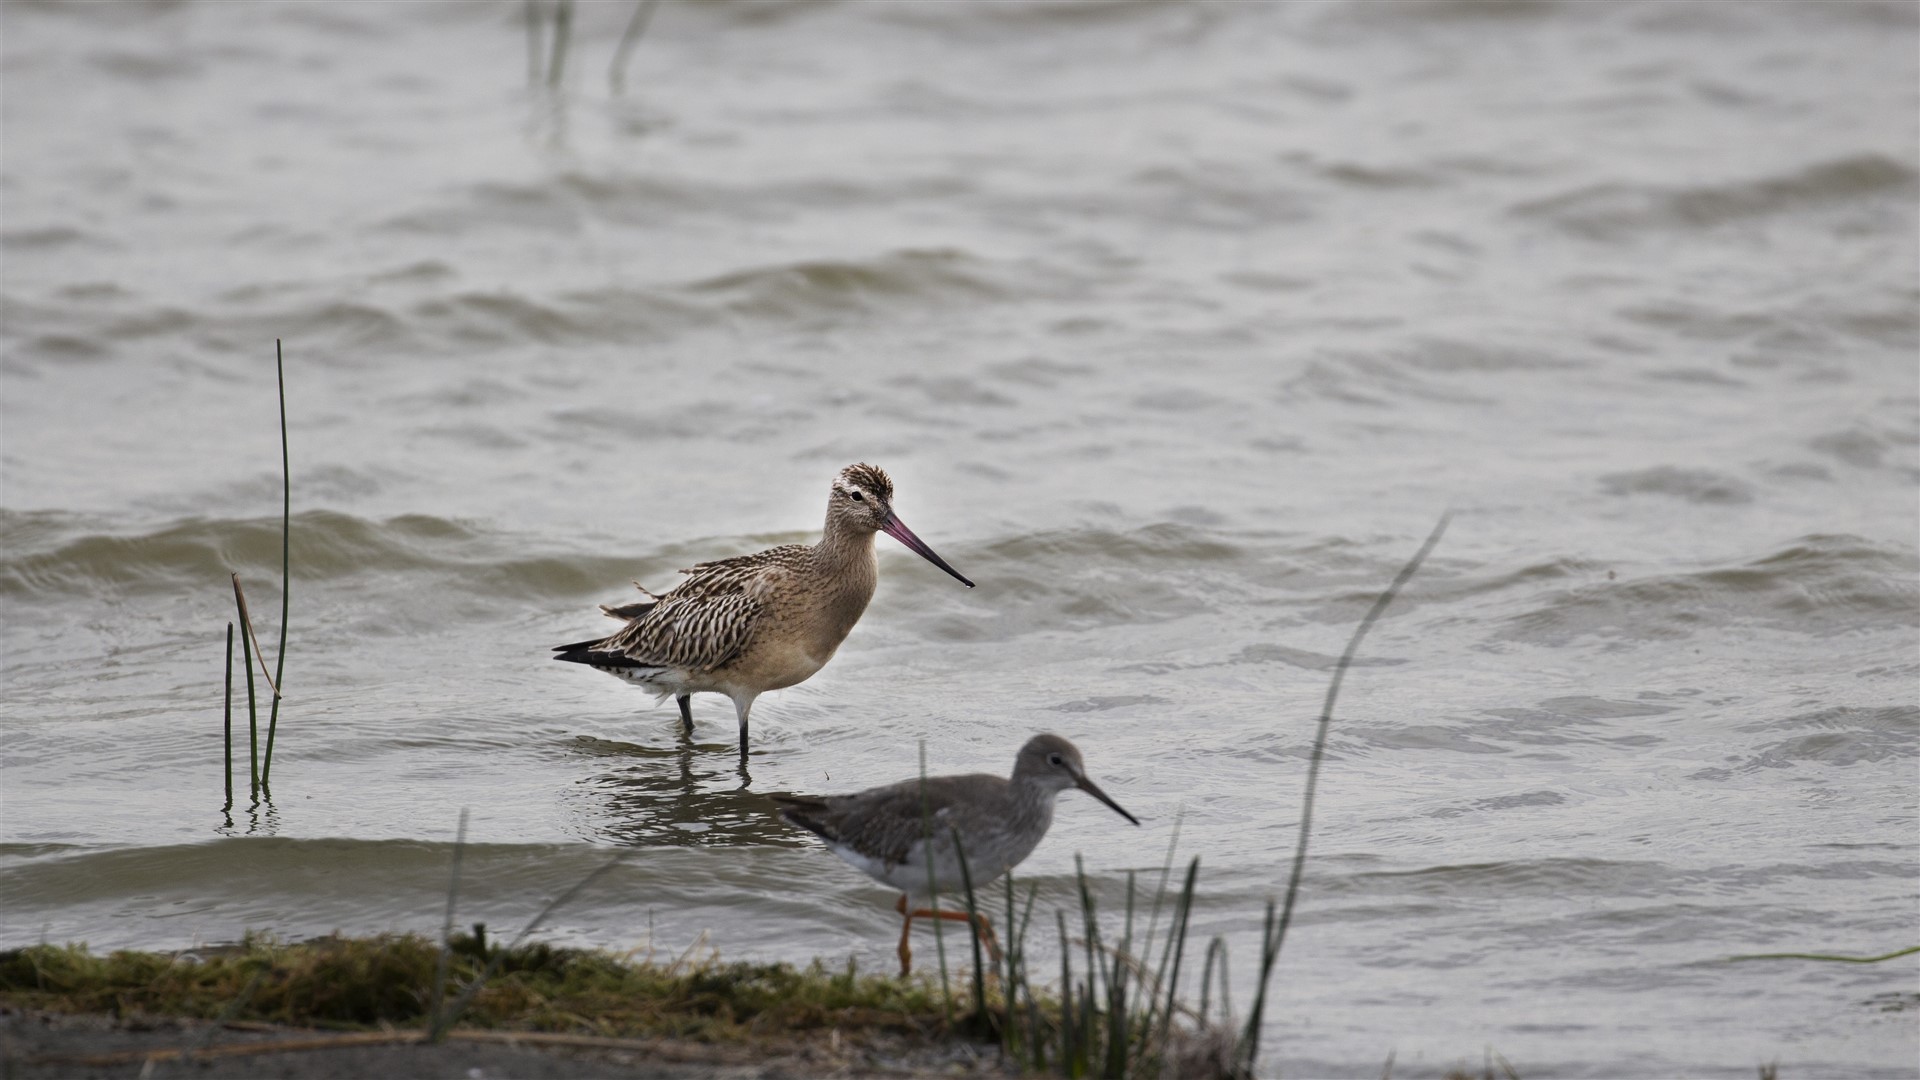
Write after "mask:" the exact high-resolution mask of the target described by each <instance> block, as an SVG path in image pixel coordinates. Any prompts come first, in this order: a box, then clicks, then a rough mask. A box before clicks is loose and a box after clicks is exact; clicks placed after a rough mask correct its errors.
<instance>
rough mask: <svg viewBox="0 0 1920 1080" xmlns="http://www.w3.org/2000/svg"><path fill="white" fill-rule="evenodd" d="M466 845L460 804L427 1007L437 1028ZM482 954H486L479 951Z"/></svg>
mask: <svg viewBox="0 0 1920 1080" xmlns="http://www.w3.org/2000/svg"><path fill="white" fill-rule="evenodd" d="M466 845H467V808H466V807H464V806H463V807H461V808H460V825H459V827H458V828H456V829H455V830H454V833H453V872H452V873H451V874H450V875H448V878H447V919H446V922H445V923H444V924H442V926H441V928H440V956H439V958H438V959H436V960H435V961H434V962H433V999H432V1002H431V1004H429V1006H428V1007H427V1022H428V1023H429V1024H431V1025H433V1028H434V1030H436V1031H441V1030H444V1029H442V1028H440V1026H439V1021H440V1003H441V1002H442V1001H443V1000H445V999H446V993H447V965H448V963H449V962H450V961H452V959H453V911H454V908H455V907H456V906H457V905H458V903H459V900H460V855H461V853H462V852H463V851H464V850H465V848H466ZM481 955H482V956H485V955H486V954H485V953H484V952H483V953H481Z"/></svg>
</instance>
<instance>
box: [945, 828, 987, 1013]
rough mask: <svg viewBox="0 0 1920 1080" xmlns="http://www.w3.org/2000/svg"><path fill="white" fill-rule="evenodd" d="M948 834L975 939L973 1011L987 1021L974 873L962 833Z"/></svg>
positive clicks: (984, 979)
mask: <svg viewBox="0 0 1920 1080" xmlns="http://www.w3.org/2000/svg"><path fill="white" fill-rule="evenodd" d="M947 835H948V836H949V837H951V838H952V840H953V854H954V856H955V857H957V858H958V859H959V860H960V887H961V890H962V891H963V892H964V893H965V894H966V902H967V930H968V931H969V933H968V934H967V936H968V937H969V938H970V939H972V941H973V1013H974V1015H975V1016H977V1017H979V1018H980V1022H982V1023H986V1022H987V965H986V963H985V962H984V961H983V959H982V957H981V955H980V908H979V905H978V904H976V903H975V902H974V896H973V873H972V871H971V870H970V869H968V867H967V850H966V848H965V846H963V845H962V844H961V843H960V833H959V832H958V831H957V830H955V829H948V830H947Z"/></svg>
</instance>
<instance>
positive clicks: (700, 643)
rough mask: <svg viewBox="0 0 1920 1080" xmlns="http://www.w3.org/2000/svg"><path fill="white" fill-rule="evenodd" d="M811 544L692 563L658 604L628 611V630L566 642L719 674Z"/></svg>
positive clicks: (633, 661)
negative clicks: (767, 601) (684, 576)
mask: <svg viewBox="0 0 1920 1080" xmlns="http://www.w3.org/2000/svg"><path fill="white" fill-rule="evenodd" d="M808 551H809V549H808V548H806V547H803V546H801V545H799V544H788V545H785V546H783V547H777V548H768V549H767V550H765V551H759V552H755V553H754V554H752V555H741V556H738V557H737V558H732V559H718V560H715V561H714V562H704V563H700V564H699V565H697V566H690V567H688V568H687V569H685V570H682V571H681V573H683V574H685V575H687V579H686V580H685V581H683V582H681V583H680V584H679V585H677V586H675V587H674V588H672V589H670V590H668V591H667V592H666V593H665V594H663V595H662V596H660V597H658V598H657V599H656V600H655V601H654V602H653V603H651V604H647V603H636V604H631V605H627V607H626V608H624V609H610V610H609V613H610V614H611V613H613V612H614V611H620V610H630V611H633V612H634V613H635V617H634V619H633V621H632V622H630V623H628V624H627V626H626V628H625V629H623V630H621V631H620V632H619V633H616V634H614V635H613V636H611V637H608V638H604V639H602V640H600V641H595V642H583V643H581V644H580V645H576V646H566V647H564V648H567V649H572V650H575V651H580V652H584V653H589V654H598V655H601V656H615V657H619V658H620V659H622V660H624V661H625V662H626V663H627V664H630V665H640V666H649V667H652V666H658V667H674V668H684V669H686V670H689V671H712V670H714V669H715V668H719V667H723V666H725V665H726V664H727V663H728V662H729V661H731V660H732V659H733V658H734V657H736V656H738V655H739V654H740V650H741V649H742V648H744V647H745V646H746V644H747V642H748V641H749V640H751V639H752V637H753V631H754V628H755V626H756V625H757V624H758V623H759V621H760V619H761V617H762V616H763V615H765V614H766V609H767V604H766V600H767V597H768V595H769V594H771V593H772V592H773V590H774V589H776V588H777V587H778V586H779V585H780V583H781V582H782V581H783V580H784V579H785V578H786V577H787V575H789V574H791V573H793V572H794V571H795V570H797V569H799V567H800V565H801V564H802V562H804V560H805V559H806V557H807V554H808Z"/></svg>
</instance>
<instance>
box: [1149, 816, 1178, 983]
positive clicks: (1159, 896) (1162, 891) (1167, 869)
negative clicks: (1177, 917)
mask: <svg viewBox="0 0 1920 1080" xmlns="http://www.w3.org/2000/svg"><path fill="white" fill-rule="evenodd" d="M1185 814H1186V809H1185V807H1182V808H1181V809H1180V810H1179V811H1177V812H1175V814H1174V815H1173V831H1172V835H1171V836H1169V837H1168V838H1167V857H1166V860H1165V861H1164V862H1162V863H1161V864H1160V883H1159V884H1158V885H1156V886H1154V890H1153V911H1152V913H1151V914H1150V915H1148V916H1147V940H1146V944H1145V945H1144V946H1142V947H1141V949H1140V955H1141V956H1147V957H1150V956H1152V955H1153V939H1154V932H1155V931H1156V930H1158V929H1159V927H1160V903H1161V901H1162V900H1163V899H1164V898H1165V897H1166V895H1167V882H1168V881H1169V880H1170V879H1171V878H1172V876H1173V852H1174V849H1175V848H1176V847H1178V846H1179V844H1180V819H1181V818H1182V817H1183V816H1185Z"/></svg>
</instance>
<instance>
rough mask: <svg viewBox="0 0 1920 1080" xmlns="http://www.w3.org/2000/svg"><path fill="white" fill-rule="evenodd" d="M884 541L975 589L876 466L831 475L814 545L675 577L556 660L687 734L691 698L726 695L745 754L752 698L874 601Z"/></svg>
mask: <svg viewBox="0 0 1920 1080" xmlns="http://www.w3.org/2000/svg"><path fill="white" fill-rule="evenodd" d="M876 532H884V533H886V534H887V535H888V536H891V537H893V538H894V539H895V540H898V541H900V542H901V543H902V544H905V545H907V547H909V548H911V549H912V550H913V551H914V552H916V553H918V554H919V555H920V556H921V557H922V558H924V559H926V560H927V561H928V562H930V563H932V564H933V565H935V566H937V567H939V568H940V569H942V570H945V571H946V572H947V573H949V574H952V575H953V576H954V577H955V578H957V579H958V580H959V581H960V583H961V584H962V585H965V586H966V587H967V588H969V589H971V588H973V582H971V581H968V580H967V579H966V578H964V577H961V576H960V572H959V571H957V570H955V569H954V568H953V567H951V566H948V565H947V563H946V560H944V559H942V558H940V556H938V555H936V554H934V553H933V549H932V548H930V547H928V546H927V545H926V544H924V543H921V541H920V538H919V537H917V536H915V535H913V531H912V530H910V529H908V528H907V526H906V523H905V522H903V521H901V520H900V518H899V517H898V516H897V515H895V514H894V512H893V482H892V481H891V480H889V479H887V474H886V473H884V472H882V471H881V470H879V469H877V468H875V467H874V466H872V465H849V466H847V467H846V468H844V469H842V470H840V475H838V476H836V477H834V480H833V490H832V492H831V493H830V494H829V495H828V496H827V524H826V529H825V531H824V533H823V534H822V535H821V537H820V542H819V543H817V544H813V545H811V546H809V545H806V544H785V545H782V546H780V547H776V548H768V549H767V550H765V551H761V552H757V553H755V554H752V555H741V556H739V557H737V558H732V559H720V560H717V561H715V562H705V563H701V564H699V565H698V566H693V567H690V568H688V569H686V570H682V571H681V573H683V574H686V575H687V579H686V580H685V581H682V582H681V583H680V584H678V585H676V586H674V587H673V588H672V589H670V590H668V591H667V592H665V593H662V594H660V595H658V596H655V595H653V594H652V593H648V592H647V591H646V590H645V589H641V590H640V591H641V592H642V593H645V594H646V599H644V600H641V601H637V602H635V603H631V604H622V605H620V606H617V607H609V606H606V605H602V606H601V608H600V610H602V611H604V612H606V613H607V614H608V615H611V616H613V617H614V618H617V619H625V620H626V621H627V625H626V628H625V629H623V630H620V631H619V632H618V633H615V634H613V635H612V636H610V637H604V638H595V639H593V640H591V641H577V642H574V643H573V644H571V645H560V646H556V647H555V649H554V652H555V654H556V655H555V656H554V659H555V660H565V661H568V662H570V663H575V664H586V665H588V666H589V667H592V668H595V669H597V670H600V671H605V672H607V673H609V674H612V675H618V676H619V677H620V678H623V679H626V680H627V681H628V682H632V683H637V684H639V685H640V686H642V687H645V688H646V689H648V690H651V691H653V692H654V694H656V695H658V698H659V699H662V700H664V699H665V698H667V697H672V698H674V699H675V700H676V701H678V702H679V705H680V722H681V724H682V726H683V728H684V729H685V730H686V731H687V732H688V733H689V734H690V733H692V731H693V709H692V706H691V704H690V702H689V698H690V697H691V696H692V695H694V694H697V693H708V692H711V693H716V694H725V695H727V697H729V698H731V699H732V700H733V708H734V711H735V712H736V713H737V714H738V715H739V718H740V753H741V754H742V755H743V756H744V755H745V754H746V752H747V714H748V713H749V712H750V711H751V710H752V708H753V699H754V698H756V697H759V696H760V695H761V694H763V693H766V692H767V691H768V690H778V689H780V688H781V687H785V686H792V685H793V684H795V683H797V682H801V681H803V680H805V679H806V678H807V677H809V676H811V675H812V674H813V673H814V672H816V671H819V670H820V669H821V667H823V666H824V665H825V664H826V662H827V661H828V660H831V659H832V658H833V654H834V651H835V650H836V649H838V648H839V647H840V643H841V642H842V641H844V640H846V637H847V632H848V631H850V630H852V629H853V624H854V623H856V622H858V621H859V620H860V614H861V612H863V611H865V610H866V609H867V601H869V600H871V599H873V587H874V584H875V582H876V580H877V579H878V573H877V571H876V567H875V562H874V557H873V534H874V533H876Z"/></svg>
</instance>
